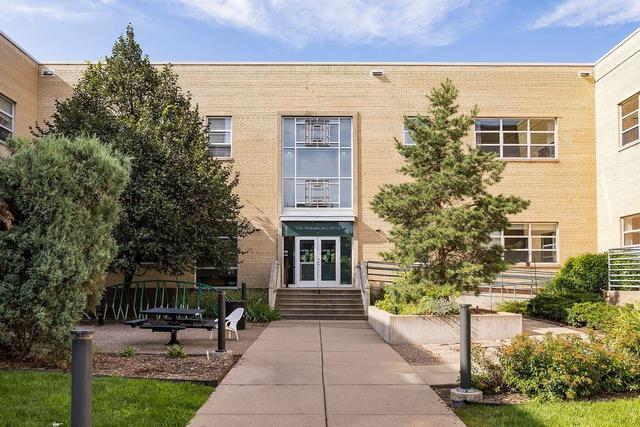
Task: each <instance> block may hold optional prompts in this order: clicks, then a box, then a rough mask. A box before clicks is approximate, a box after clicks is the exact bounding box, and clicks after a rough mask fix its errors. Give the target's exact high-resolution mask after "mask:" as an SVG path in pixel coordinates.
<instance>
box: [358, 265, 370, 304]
mask: <svg viewBox="0 0 640 427" xmlns="http://www.w3.org/2000/svg"><path fill="white" fill-rule="evenodd" d="M355 280H356V287H357V288H359V289H360V295H361V296H362V307H363V308H364V314H365V315H366V314H368V313H369V306H370V305H371V288H370V286H369V280H368V279H367V263H366V262H365V261H360V262H359V263H357V264H356V268H355Z"/></svg>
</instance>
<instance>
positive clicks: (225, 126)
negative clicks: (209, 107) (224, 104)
mask: <svg viewBox="0 0 640 427" xmlns="http://www.w3.org/2000/svg"><path fill="white" fill-rule="evenodd" d="M207 123H208V128H209V151H210V152H211V154H212V155H213V157H222V158H228V157H231V140H232V132H231V117H208V118H207Z"/></svg>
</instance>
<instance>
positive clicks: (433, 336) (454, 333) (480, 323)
mask: <svg viewBox="0 0 640 427" xmlns="http://www.w3.org/2000/svg"><path fill="white" fill-rule="evenodd" d="M368 315H369V325H371V327H372V328H373V329H374V330H375V331H376V332H377V333H378V335H380V336H381V337H382V339H384V340H385V341H386V342H388V343H389V344H454V343H458V342H460V317H459V316H456V315H451V316H432V315H395V314H391V313H389V312H387V311H384V310H381V309H379V308H377V307H374V306H371V307H369V311H368ZM521 333H522V315H520V314H514V313H484V314H472V315H471V336H472V339H473V340H474V341H490V340H491V341H492V340H502V339H510V338H513V337H514V336H516V335H518V334H521Z"/></svg>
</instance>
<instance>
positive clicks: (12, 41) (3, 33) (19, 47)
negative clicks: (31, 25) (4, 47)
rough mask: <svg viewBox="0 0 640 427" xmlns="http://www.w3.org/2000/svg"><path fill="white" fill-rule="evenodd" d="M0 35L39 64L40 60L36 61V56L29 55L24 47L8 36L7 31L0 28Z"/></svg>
mask: <svg viewBox="0 0 640 427" xmlns="http://www.w3.org/2000/svg"><path fill="white" fill-rule="evenodd" d="M0 36H2V37H4V38H5V39H6V40H7V41H8V42H9V43H11V44H12V45H14V46H15V47H16V48H17V49H18V50H19V51H20V52H22V53H24V54H25V55H26V56H27V57H28V58H29V59H31V60H32V61H33V62H35V63H36V64H38V65H41V64H40V61H38V60H37V59H36V58H34V57H33V55H31V54H30V53H29V52H28V51H27V50H26V49H25V48H23V47H22V46H20V45H19V44H18V42H16V41H15V40H14V39H12V38H11V37H9V36H8V35H7V33H5V32H4V31H2V30H0Z"/></svg>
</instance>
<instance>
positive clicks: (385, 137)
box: [0, 36, 640, 287]
mask: <svg viewBox="0 0 640 427" xmlns="http://www.w3.org/2000/svg"><path fill="white" fill-rule="evenodd" d="M634 37H635V39H639V40H640V37H638V36H634ZM635 39H634V40H635ZM634 43H636V44H637V43H639V41H638V40H635V41H634ZM5 45H6V46H7V47H4V46H5ZM625 46H626V45H625ZM0 48H1V49H5V50H0V56H1V57H2V59H3V60H2V61H0V95H1V96H3V97H5V98H6V99H8V100H9V101H11V102H12V103H13V104H11V105H12V106H13V107H15V115H14V116H15V117H14V119H13V120H14V122H15V123H14V124H13V126H14V128H13V129H14V130H13V131H12V132H13V133H15V134H16V135H17V136H29V132H28V128H29V126H33V124H34V123H35V122H36V121H39V122H42V121H43V120H45V119H46V118H48V117H50V116H51V114H52V113H53V112H54V108H55V100H56V99H61V98H64V97H67V96H69V95H70V94H71V93H72V88H73V86H74V84H75V83H76V82H77V81H78V79H79V78H80V76H81V75H82V72H83V70H84V69H85V65H83V64H68V63H55V64H38V63H37V62H35V61H33V64H35V70H36V71H35V74H36V78H35V79H34V81H35V83H34V87H35V89H33V90H32V91H31V92H29V93H30V96H29V97H24V98H20V96H22V95H19V94H18V91H17V90H16V88H17V87H27V86H28V85H27V83H25V82H21V81H20V79H21V77H20V76H22V74H20V75H16V76H14V74H15V73H14V74H10V73H9V71H7V70H6V69H5V68H1V67H3V66H4V65H3V64H5V63H7V62H9V61H5V60H4V59H5V56H6V57H7V58H11V61H16V62H18V61H17V59H16V60H14V59H13V57H14V56H16V57H21V55H22V56H24V55H25V53H24V52H23V51H22V50H20V49H19V48H18V47H16V46H15V44H13V43H11V42H10V41H9V40H7V39H6V38H3V37H0ZM636 50H637V49H636ZM630 55H631V54H630V53H629V52H626V53H622V57H625V56H630ZM603 61H604V59H603ZM601 62H602V61H601ZM598 67H601V63H598V64H596V65H595V70H594V65H593V64H425V63H416V64H404V63H383V64H380V63H371V64H368V63H367V64H365V63H357V64H317V63H305V64H303V63H268V64H267V63H264V64H263V63H251V64H248V63H247V64H245V63H242V64H226V63H178V64H174V65H173V69H174V71H175V72H176V73H177V74H178V76H179V83H180V85H181V87H182V88H183V90H185V91H189V92H190V93H191V94H192V95H193V101H194V103H197V104H198V106H199V109H200V112H201V114H202V115H203V119H204V120H206V124H207V126H208V129H209V141H210V148H211V152H212V155H214V156H216V157H219V158H221V159H223V161H233V167H234V168H235V170H237V171H238V172H239V174H240V185H239V187H238V192H239V194H240V196H241V199H242V203H243V205H244V215H245V216H246V217H247V218H248V219H249V220H250V221H251V222H252V224H253V225H254V227H255V228H256V229H257V231H256V232H255V233H254V234H252V235H251V236H249V237H247V238H245V239H243V240H242V241H240V242H239V245H240V247H241V249H243V250H245V251H247V253H246V254H245V255H244V256H243V257H242V259H241V263H240V265H239V266H238V270H237V278H234V279H232V280H237V282H246V283H247V284H248V285H249V286H253V287H266V286H267V284H268V281H269V275H270V271H271V265H272V263H273V262H274V261H278V262H279V263H280V265H281V266H282V269H281V272H282V281H283V283H285V284H288V285H290V286H298V287H350V286H352V282H353V277H352V276H353V269H354V265H355V263H356V262H357V261H359V260H374V259H379V252H380V251H381V250H384V249H385V248H387V247H388V246H387V245H388V243H387V233H388V231H389V225H388V224H386V223H385V222H384V221H382V220H381V219H380V218H378V217H377V215H376V214H375V213H374V212H373V211H372V209H371V207H370V204H369V201H370V200H371V199H372V197H373V196H374V194H375V193H376V192H377V191H378V189H379V188H380V186H382V185H383V184H386V183H395V182H400V181H401V180H402V179H403V178H402V176H401V175H400V174H399V173H398V172H397V169H398V168H399V167H400V166H401V164H402V158H401V156H400V155H399V154H398V153H397V151H396V149H395V140H396V139H397V140H398V141H401V142H402V143H407V144H411V143H412V141H411V139H410V136H409V135H407V134H406V132H405V130H404V124H403V120H404V117H412V116H415V115H417V114H420V113H424V112H425V111H426V108H427V100H426V98H425V95H426V94H427V93H428V92H429V91H430V90H431V88H432V87H434V86H436V85H438V84H439V83H440V82H442V81H444V80H445V79H447V78H449V79H451V80H452V81H453V83H454V84H455V85H456V87H457V88H458V90H459V92H460V96H459V99H458V103H459V105H460V111H461V112H466V111H469V110H471V109H472V108H473V107H474V106H475V105H477V106H478V108H479V111H480V113H479V118H478V120H477V121H476V125H475V128H474V129H470V131H469V134H468V136H467V142H468V144H469V145H478V146H480V147H481V148H482V149H483V150H487V151H492V152H495V153H497V154H498V155H499V156H500V157H502V158H503V159H504V160H505V161H506V162H507V167H506V170H505V173H504V179H503V181H502V182H501V183H500V184H499V185H497V186H496V188H495V191H496V192H501V193H505V194H513V195H518V196H520V197H524V198H526V199H529V200H530V202H531V204H530V207H529V209H527V210H526V211H525V212H523V213H521V214H519V215H517V216H514V217H512V218H511V221H512V224H513V225H512V227H510V228H509V229H508V230H503V231H502V232H500V233H497V234H496V235H495V236H494V238H495V240H496V241H499V242H500V243H502V244H503V245H504V246H505V248H506V249H507V253H506V256H507V258H508V259H510V260H512V261H514V262H517V263H519V265H520V266H522V267H526V268H537V269H555V268H557V267H558V266H559V265H560V264H562V263H563V262H564V261H565V260H566V259H567V258H568V257H570V256H573V255H577V254H580V253H584V252H594V251H596V250H604V249H606V248H608V247H616V246H620V244H621V242H620V241H617V242H616V241H613V240H611V239H609V240H606V239H605V238H604V237H603V236H604V234H603V233H605V234H606V230H608V228H610V225H607V223H603V222H602V221H603V218H604V217H603V216H602V215H601V211H602V207H601V205H602V204H601V197H600V193H601V192H602V191H601V188H602V186H603V185H605V186H606V183H602V182H598V183H596V177H598V178H600V177H601V175H602V173H601V161H600V159H599V158H597V156H596V154H597V153H596V146H597V147H598V155H599V153H600V141H598V144H596V134H597V135H598V137H600V123H601V122H600V117H598V111H599V108H600V104H599V99H598V93H599V86H598V85H601V84H602V83H601V82H605V81H607V79H609V78H610V77H599V76H598V70H599V68H598ZM594 71H595V76H596V80H594V77H593V76H594ZM609 75H611V73H609ZM637 75H638V74H637V73H636V76H637ZM614 80H615V79H614ZM629 80H632V81H633V78H631V77H630V78H629ZM639 85H640V78H638V77H635V86H636V88H638V87H639ZM631 86H633V85H631ZM631 86H630V87H631ZM629 90H630V89H629ZM625 91H627V92H628V89H625ZM637 91H638V90H636V92H637ZM623 92H624V91H623ZM625 93H626V92H625ZM631 95H633V93H631V94H629V95H628V96H627V98H628V97H629V96H631ZM627 98H624V99H627ZM3 99H4V98H1V97H0V112H1V111H3V107H2V106H3V105H5V104H3V101H2V100H3ZM602 103H603V108H605V107H607V102H606V101H602ZM615 105H616V106H617V105H618V104H615ZM629 108H631V107H629ZM636 110H637V104H636ZM22 111H25V113H24V115H23V114H21V112H22ZM27 111H34V112H36V113H29V114H27V113H26V112H27ZM625 111H626V110H625ZM0 114H1V113H0ZM636 117H637V116H636ZM603 120H606V119H603ZM616 123H617V119H616ZM636 123H637V119H636ZM632 150H633V151H637V150H640V148H639V147H630V148H629V149H627V150H626V151H628V152H629V153H631V152H632ZM636 154H637V153H636ZM596 165H598V166H596ZM596 167H598V173H597V172H596ZM635 174H636V175H635V176H639V175H638V172H635ZM631 176H633V175H631ZM630 179H631V178H630ZM622 198H624V197H622ZM637 200H639V199H638V198H636V199H635V200H634V201H633V202H630V203H637ZM628 210H629V211H633V208H631V207H630V208H629V209H628ZM621 212H622V210H621ZM625 212H626V211H625ZM635 212H640V209H637V210H636V211H635ZM617 214H618V213H616V215H617ZM614 222H615V221H614ZM617 226H618V227H620V223H618V225H617ZM196 273H197V274H196V275H197V276H198V280H206V279H207V278H208V277H211V276H207V274H208V270H207V268H206V266H201V268H199V269H198V271H197V272H196ZM212 280H213V278H212Z"/></svg>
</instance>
